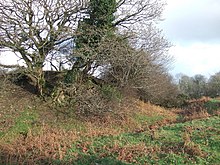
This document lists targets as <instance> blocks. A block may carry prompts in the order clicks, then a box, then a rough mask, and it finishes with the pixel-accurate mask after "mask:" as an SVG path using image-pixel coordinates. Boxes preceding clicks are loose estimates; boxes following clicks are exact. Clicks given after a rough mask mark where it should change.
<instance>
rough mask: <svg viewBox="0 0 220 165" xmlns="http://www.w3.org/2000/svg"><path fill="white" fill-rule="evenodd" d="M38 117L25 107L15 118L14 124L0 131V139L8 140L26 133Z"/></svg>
mask: <svg viewBox="0 0 220 165" xmlns="http://www.w3.org/2000/svg"><path fill="white" fill-rule="evenodd" d="M37 119H38V114H37V113H36V112H34V111H33V110H31V109H26V110H24V111H23V112H21V113H20V115H19V116H18V117H17V118H15V119H14V120H15V122H14V124H13V125H12V126H11V127H10V128H9V129H8V130H6V131H4V132H0V137H2V139H5V140H7V141H8V142H10V141H11V140H13V139H14V138H15V137H16V136H17V135H25V136H26V135H27V133H28V131H29V129H33V127H34V123H35V122H36V121H37Z"/></svg>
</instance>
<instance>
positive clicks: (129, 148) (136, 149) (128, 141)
mask: <svg viewBox="0 0 220 165" xmlns="http://www.w3.org/2000/svg"><path fill="white" fill-rule="evenodd" d="M187 128H188V129H189V128H190V129H191V131H190V132H188V133H187V132H186V129H187ZM219 133H220V117H211V118H209V119H204V120H196V121H192V122H186V123H179V124H173V125H170V126H166V127H161V128H160V129H159V130H157V131H156V132H155V134H156V135H155V137H154V138H153V139H152V137H151V133H150V132H143V133H137V134H135V133H124V134H120V135H118V136H102V137H95V138H94V137H93V138H88V137H87V138H82V139H81V140H80V141H77V142H75V143H74V144H73V145H72V148H71V149H70V150H69V154H68V155H67V157H66V159H67V160H68V159H74V161H76V162H77V163H78V164H95V163H98V164H126V163H130V164H161V165H162V164H220V138H219ZM185 134H188V135H189V137H190V141H189V142H187V141H186V140H184V135H185ZM72 155H77V156H76V157H72Z"/></svg>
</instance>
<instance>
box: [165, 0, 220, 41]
mask: <svg viewBox="0 0 220 165" xmlns="http://www.w3.org/2000/svg"><path fill="white" fill-rule="evenodd" d="M167 4H168V5H167V6H166V8H165V11H164V15H163V18H164V19H165V20H164V21H163V22H162V23H161V26H162V28H163V29H164V32H165V33H166V34H167V36H168V38H169V39H171V40H172V41H181V42H194V41H202V42H220V32H219V29H220V10H219V8H220V1H219V0H202V1H201V0H167Z"/></svg>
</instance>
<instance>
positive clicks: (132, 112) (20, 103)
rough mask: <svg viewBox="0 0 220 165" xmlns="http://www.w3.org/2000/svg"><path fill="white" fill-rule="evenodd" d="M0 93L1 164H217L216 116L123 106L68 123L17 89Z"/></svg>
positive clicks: (219, 126)
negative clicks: (115, 110) (113, 111)
mask: <svg viewBox="0 0 220 165" xmlns="http://www.w3.org/2000/svg"><path fill="white" fill-rule="evenodd" d="M0 90H1V94H0V98H1V99H0V164H79V165H80V164H81V165H84V164H85V165H87V164H88V165H91V164H94V165H101V164H103V165H106V164H109V165H111V164H119V165H120V164H161V165H162V164H164V165H166V164H213V165H218V164H220V116H219V115H218V113H215V114H216V115H211V114H207V113H204V112H202V113H201V114H193V115H194V116H193V117H194V118H193V117H189V116H187V117H186V116H184V115H185V114H184V111H183V110H181V109H172V110H166V109H164V108H161V107H159V106H155V105H151V104H149V103H144V102H141V101H138V100H128V101H127V102H126V104H125V105H124V104H122V108H121V109H120V110H119V111H118V112H115V113H109V114H106V115H104V116H99V117H98V116H93V117H87V118H78V117H75V116H72V117H68V116H65V115H63V114H59V113H57V112H56V111H54V109H51V106H50V105H48V103H46V102H42V101H41V100H40V99H38V98H36V97H35V96H34V95H32V94H30V93H28V92H26V91H24V90H23V89H22V88H20V87H17V86H12V85H10V87H9V86H8V87H5V88H1V89H0ZM211 106H212V105H211ZM211 106H210V107H211ZM214 111H215V112H216V111H219V110H218V108H216V107H214Z"/></svg>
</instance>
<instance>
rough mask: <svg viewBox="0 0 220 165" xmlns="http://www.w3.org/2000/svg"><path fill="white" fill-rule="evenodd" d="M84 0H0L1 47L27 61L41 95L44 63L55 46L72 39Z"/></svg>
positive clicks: (29, 73) (29, 71)
mask: <svg viewBox="0 0 220 165" xmlns="http://www.w3.org/2000/svg"><path fill="white" fill-rule="evenodd" d="M86 6H87V2H86V1H84V0H72V1H69V0H7V1H3V0H0V47H2V48H8V49H10V50H11V51H13V52H15V53H17V54H18V56H19V57H20V58H22V59H23V60H24V61H25V64H26V66H27V72H28V76H29V77H30V78H31V79H32V81H33V82H34V83H35V85H36V87H37V90H38V92H39V93H40V94H42V88H43V85H44V75H43V70H42V68H43V66H44V62H45V59H46V57H47V56H48V54H49V53H50V52H51V51H52V50H53V49H54V47H55V46H56V45H59V44H62V43H63V42H65V41H67V40H69V39H71V38H73V35H74V32H75V30H76V28H77V22H78V20H79V19H80V18H79V17H81V15H82V13H81V11H83V10H84V9H85V8H86Z"/></svg>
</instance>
